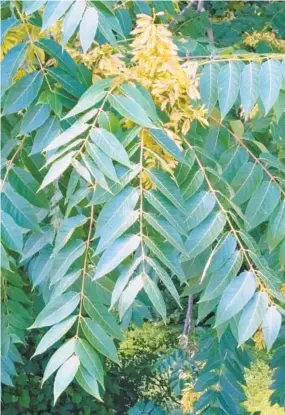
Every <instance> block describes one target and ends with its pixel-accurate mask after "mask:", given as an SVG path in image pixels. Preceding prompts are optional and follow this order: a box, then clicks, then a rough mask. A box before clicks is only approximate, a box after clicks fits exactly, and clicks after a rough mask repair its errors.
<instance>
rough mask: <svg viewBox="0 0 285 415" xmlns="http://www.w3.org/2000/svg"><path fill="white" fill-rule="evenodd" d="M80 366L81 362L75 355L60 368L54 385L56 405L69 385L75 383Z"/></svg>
mask: <svg viewBox="0 0 285 415" xmlns="http://www.w3.org/2000/svg"><path fill="white" fill-rule="evenodd" d="M79 365H80V361H79V359H78V357H77V356H75V355H73V356H71V357H70V358H69V359H68V360H67V361H66V362H64V363H63V365H62V366H61V367H60V368H59V370H58V372H57V374H56V376H55V380H54V385H53V394H54V405H55V403H56V401H57V400H58V398H59V397H60V395H61V394H62V392H64V391H65V389H66V388H67V387H68V385H69V384H70V383H71V382H72V381H73V379H74V377H75V375H76V373H77V370H78V368H79Z"/></svg>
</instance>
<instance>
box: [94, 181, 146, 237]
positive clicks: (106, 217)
mask: <svg viewBox="0 0 285 415" xmlns="http://www.w3.org/2000/svg"><path fill="white" fill-rule="evenodd" d="M138 200H139V189H138V188H133V187H130V186H129V187H126V188H125V189H123V190H122V191H121V192H120V193H119V194H118V195H117V196H115V197H113V198H112V199H111V200H110V201H109V202H107V203H106V204H105V205H104V207H103V209H102V210H101V212H100V214H99V217H98V219H97V223H96V232H95V238H97V237H98V236H102V235H103V234H104V229H106V228H108V226H110V224H111V223H112V222H113V221H114V220H115V218H116V217H117V215H118V214H119V213H122V212H123V213H125V214H128V213H130V212H132V211H133V210H134V208H135V206H136V204H137V202H138Z"/></svg>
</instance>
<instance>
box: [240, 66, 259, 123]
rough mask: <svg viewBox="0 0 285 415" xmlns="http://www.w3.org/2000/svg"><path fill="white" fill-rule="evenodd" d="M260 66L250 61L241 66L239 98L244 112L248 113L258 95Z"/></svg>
mask: <svg viewBox="0 0 285 415" xmlns="http://www.w3.org/2000/svg"><path fill="white" fill-rule="evenodd" d="M259 71H260V66H259V65H258V64H257V63H255V62H250V63H249V64H248V65H246V66H245V67H244V68H243V71H242V74H241V79H240V98H241V105H242V107H243V110H244V112H245V113H246V114H247V115H248V114H249V113H250V111H251V110H252V108H253V106H254V105H255V104H256V101H257V98H258V95H259Z"/></svg>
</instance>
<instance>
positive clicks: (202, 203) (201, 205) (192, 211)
mask: <svg viewBox="0 0 285 415" xmlns="http://www.w3.org/2000/svg"><path fill="white" fill-rule="evenodd" d="M215 204H216V199H215V196H214V195H212V193H210V192H205V191H204V190H202V191H201V192H199V193H196V195H195V196H193V197H191V199H189V200H187V202H186V209H187V211H188V212H189V214H188V215H187V219H186V223H187V230H191V229H193V228H196V226H198V225H199V224H200V223H201V222H202V221H203V220H204V219H206V218H207V216H209V214H210V213H211V212H212V210H213V209H214V207H215Z"/></svg>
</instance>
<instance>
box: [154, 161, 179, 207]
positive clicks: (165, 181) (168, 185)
mask: <svg viewBox="0 0 285 415" xmlns="http://www.w3.org/2000/svg"><path fill="white" fill-rule="evenodd" d="M147 174H148V175H149V177H150V179H151V181H152V183H154V184H155V186H156V187H157V188H158V190H160V191H161V193H163V195H164V196H166V197H167V199H169V200H170V201H171V202H172V203H173V204H174V206H176V207H177V209H179V210H181V212H182V213H185V203H184V200H183V198H182V195H181V193H180V190H179V188H178V187H177V185H176V184H175V182H174V181H173V180H172V179H171V178H170V176H169V175H168V174H167V173H165V172H163V171H161V170H158V169H151V170H147Z"/></svg>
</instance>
